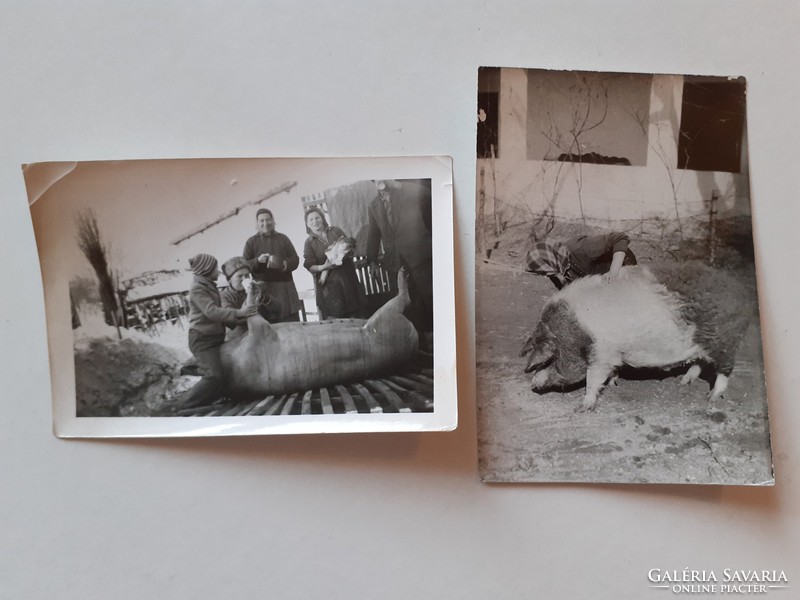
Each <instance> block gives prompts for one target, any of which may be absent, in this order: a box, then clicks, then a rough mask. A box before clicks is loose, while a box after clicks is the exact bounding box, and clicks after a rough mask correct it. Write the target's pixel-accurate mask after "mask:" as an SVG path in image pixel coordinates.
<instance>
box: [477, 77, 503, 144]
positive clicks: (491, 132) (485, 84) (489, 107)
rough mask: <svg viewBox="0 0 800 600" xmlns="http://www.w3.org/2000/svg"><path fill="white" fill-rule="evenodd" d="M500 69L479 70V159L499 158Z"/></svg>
mask: <svg viewBox="0 0 800 600" xmlns="http://www.w3.org/2000/svg"><path fill="white" fill-rule="evenodd" d="M499 123H500V69H499V68H497V67H481V68H480V69H478V148H477V150H478V158H491V157H492V156H494V157H497V156H499V152H498V148H497V141H498V127H499Z"/></svg>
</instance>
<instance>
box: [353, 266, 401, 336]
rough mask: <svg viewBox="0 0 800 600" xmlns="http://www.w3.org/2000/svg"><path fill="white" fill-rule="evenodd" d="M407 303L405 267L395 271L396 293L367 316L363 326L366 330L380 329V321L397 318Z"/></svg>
mask: <svg viewBox="0 0 800 600" xmlns="http://www.w3.org/2000/svg"><path fill="white" fill-rule="evenodd" d="M409 304H411V296H409V295H408V272H407V271H406V270H405V269H400V271H399V272H398V273H397V295H396V296H395V297H394V298H392V299H391V300H389V301H388V302H387V303H386V304H384V305H383V306H381V307H380V308H379V309H378V311H377V312H376V313H375V314H374V315H372V316H371V317H370V318H369V320H368V321H367V322H366V324H365V325H364V327H365V328H366V329H367V330H368V331H377V330H380V329H381V327H380V323H381V322H382V321H387V320H388V321H393V320H394V319H396V318H397V317H396V315H402V314H403V311H404V310H405V309H406V308H407V307H408V305H409Z"/></svg>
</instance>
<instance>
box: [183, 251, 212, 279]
mask: <svg viewBox="0 0 800 600" xmlns="http://www.w3.org/2000/svg"><path fill="white" fill-rule="evenodd" d="M189 266H190V267H191V269H192V273H194V274H195V275H199V276H200V277H208V276H209V275H211V273H213V272H214V269H216V268H217V259H216V258H214V257H213V256H211V255H210V254H202V253H201V254H197V255H195V256H193V257H192V258H190V259H189Z"/></svg>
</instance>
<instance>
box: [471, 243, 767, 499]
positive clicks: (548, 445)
mask: <svg viewBox="0 0 800 600" xmlns="http://www.w3.org/2000/svg"><path fill="white" fill-rule="evenodd" d="M512 235H513V234H512ZM517 235H518V236H519V234H518V233H517ZM509 241H513V243H509ZM505 242H506V243H505V244H503V243H500V244H498V248H497V250H496V251H495V252H494V254H493V256H492V259H493V260H495V261H496V263H506V264H508V265H509V266H514V267H519V266H520V265H522V257H523V256H524V245H525V240H524V239H517V240H515V241H514V240H513V238H512V236H509V239H508V240H505ZM642 247H643V245H641V244H640V245H639V248H640V249H641V248H642ZM508 248H516V249H515V250H510V251H509V250H507V249H508ZM519 250H521V251H519ZM646 254H647V252H640V262H641V263H643V264H645V263H646V261H647V259H648V258H649V257H648V256H646ZM476 289H477V290H478V293H477V296H476V315H475V320H476V324H475V325H476V352H477V401H478V435H479V440H478V443H479V466H480V474H481V478H482V479H483V480H484V481H504V482H517V481H535V482H547V481H564V482H631V483H714V484H733V483H738V484H761V483H764V482H766V481H769V480H771V478H772V457H771V451H770V445H769V426H768V421H767V404H766V391H765V384H764V369H763V358H762V354H761V340H760V331H759V327H758V322H757V318H756V317H753V318H752V319H751V322H750V324H749V326H748V329H747V332H746V334H745V337H744V339H743V342H742V345H741V347H740V348H739V352H738V354H737V360H736V366H735V368H734V371H733V374H732V376H731V379H730V383H729V386H728V390H727V392H726V394H725V397H724V398H722V399H720V400H717V401H715V402H714V403H713V404H709V403H708V402H707V400H706V396H707V394H708V391H709V389H710V385H709V383H708V381H704V380H703V379H698V380H697V381H695V382H694V383H693V384H691V385H687V386H684V385H681V384H680V383H679V380H680V375H682V373H683V371H680V372H676V373H675V372H674V373H670V374H663V375H661V376H656V377H655V378H654V377H653V374H652V373H648V374H645V376H644V377H643V375H642V374H641V373H637V372H635V371H634V372H624V373H622V374H621V376H620V378H619V382H618V385H617V386H610V387H609V388H608V389H606V390H605V391H604V392H603V394H602V395H601V397H600V399H599V400H598V404H597V409H596V411H595V412H586V413H578V412H574V409H575V408H576V407H577V406H578V404H579V403H580V400H581V398H582V396H583V387H580V388H578V389H576V390H574V391H572V392H565V393H561V392H552V393H546V394H541V395H540V394H537V393H535V392H533V391H531V389H530V375H529V374H526V373H525V372H524V367H525V360H526V359H525V358H520V357H519V350H520V348H521V347H522V343H523V341H524V339H525V337H526V336H527V335H528V334H529V333H530V331H532V329H533V328H534V327H535V325H536V323H537V322H538V320H539V317H540V315H541V311H542V307H543V305H544V303H545V302H546V300H547V299H548V298H549V297H550V296H551V295H552V294H553V293H554V291H555V288H554V286H553V285H552V283H550V281H549V280H547V279H546V278H544V277H538V276H534V275H531V274H528V273H525V272H522V271H521V270H512V269H509V268H504V267H503V266H502V264H489V265H486V264H484V263H483V262H482V261H478V268H477V271H476ZM684 371H685V370H684Z"/></svg>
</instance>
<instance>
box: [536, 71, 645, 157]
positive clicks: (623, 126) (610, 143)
mask: <svg viewBox="0 0 800 600" xmlns="http://www.w3.org/2000/svg"><path fill="white" fill-rule="evenodd" d="M652 80H653V78H652V75H645V74H631V73H594V72H587V71H545V70H530V71H528V114H527V157H528V159H529V160H553V161H559V160H560V161H565V162H581V163H597V164H614V165H636V166H644V165H646V164H647V129H648V126H649V118H650V91H651V87H652Z"/></svg>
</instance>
